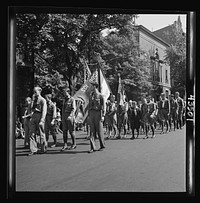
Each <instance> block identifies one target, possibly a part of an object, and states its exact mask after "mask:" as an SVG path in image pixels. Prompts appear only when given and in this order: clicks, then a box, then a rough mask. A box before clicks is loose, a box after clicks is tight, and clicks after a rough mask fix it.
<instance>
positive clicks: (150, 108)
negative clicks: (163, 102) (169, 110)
mask: <svg viewBox="0 0 200 203" xmlns="http://www.w3.org/2000/svg"><path fill="white" fill-rule="evenodd" d="M155 113H156V106H155V103H154V102H152V101H151V97H150V96H147V113H146V126H147V127H146V136H145V139H146V138H148V133H149V128H151V131H152V138H154V137H155V132H154V129H155V128H154V122H155Z"/></svg>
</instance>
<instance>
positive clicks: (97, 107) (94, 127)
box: [89, 82, 106, 153]
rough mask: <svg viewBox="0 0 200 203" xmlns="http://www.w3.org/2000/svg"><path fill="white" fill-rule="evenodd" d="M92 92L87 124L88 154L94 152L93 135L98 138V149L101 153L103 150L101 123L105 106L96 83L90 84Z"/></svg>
mask: <svg viewBox="0 0 200 203" xmlns="http://www.w3.org/2000/svg"><path fill="white" fill-rule="evenodd" d="M91 84H92V91H91V96H90V98H89V124H90V146H91V149H90V151H89V153H91V152H94V151H95V150H96V146H95V140H94V139H95V133H97V136H98V138H99V144H100V148H99V151H102V150H103V149H104V148H105V143H104V133H103V121H104V116H105V113H106V104H105V101H104V98H103V95H102V94H101V93H100V92H99V91H98V83H97V82H91Z"/></svg>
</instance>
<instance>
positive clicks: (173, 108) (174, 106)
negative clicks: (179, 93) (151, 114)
mask: <svg viewBox="0 0 200 203" xmlns="http://www.w3.org/2000/svg"><path fill="white" fill-rule="evenodd" d="M169 101H170V116H169V129H170V131H171V128H172V122H173V124H174V131H175V129H176V126H177V116H178V108H179V106H178V103H177V101H176V100H175V99H174V95H173V94H171V95H170V96H169Z"/></svg>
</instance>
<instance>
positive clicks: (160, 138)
mask: <svg viewBox="0 0 200 203" xmlns="http://www.w3.org/2000/svg"><path fill="white" fill-rule="evenodd" d="M185 128H186V127H184V128H183V129H182V130H176V131H175V132H174V131H172V132H170V133H167V134H162V135H160V134H159V133H160V131H158V130H157V131H156V137H155V138H154V139H151V138H149V139H146V140H144V139H143V137H144V136H145V135H143V134H142V135H140V136H139V138H138V139H135V140H130V139H129V138H130V137H131V135H128V136H127V138H126V139H121V140H115V139H111V140H106V149H105V150H104V151H97V152H94V153H92V154H88V150H89V149H90V145H89V140H87V139H85V137H86V133H85V132H83V131H76V137H77V148H76V149H74V150H68V151H64V152H61V151H60V149H61V148H62V143H63V141H62V135H61V134H59V135H58V145H59V146H58V147H55V148H48V152H47V153H46V154H42V155H39V154H38V155H34V156H27V154H28V153H29V151H28V150H27V149H23V139H17V140H16V191H36V192H37V191H48V192H49V191H63V192H69V191H78V192H79V191H80V192H82V191H83V192H93V191H94V192H118V191H119V192H186V129H185ZM49 142H50V143H51V142H53V139H52V137H51V136H50V140H49ZM69 142H71V139H69ZM96 144H97V146H98V147H99V143H98V141H97V142H96Z"/></svg>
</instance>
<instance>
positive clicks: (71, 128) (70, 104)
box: [61, 87, 76, 151]
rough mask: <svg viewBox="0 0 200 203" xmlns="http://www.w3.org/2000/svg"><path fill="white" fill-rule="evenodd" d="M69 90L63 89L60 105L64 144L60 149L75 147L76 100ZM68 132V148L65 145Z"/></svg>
mask: <svg viewBox="0 0 200 203" xmlns="http://www.w3.org/2000/svg"><path fill="white" fill-rule="evenodd" d="M70 93H71V91H70V89H69V88H68V87H67V88H65V89H64V97H65V98H64V102H63V107H62V130H63V141H64V146H63V148H62V149H61V151H64V150H67V149H75V148H76V138H75V111H76V102H75V99H74V98H73V97H72V96H71V95H70ZM68 132H69V134H70V135H71V139H72V145H71V147H70V148H69V147H68V145H67V140H68Z"/></svg>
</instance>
